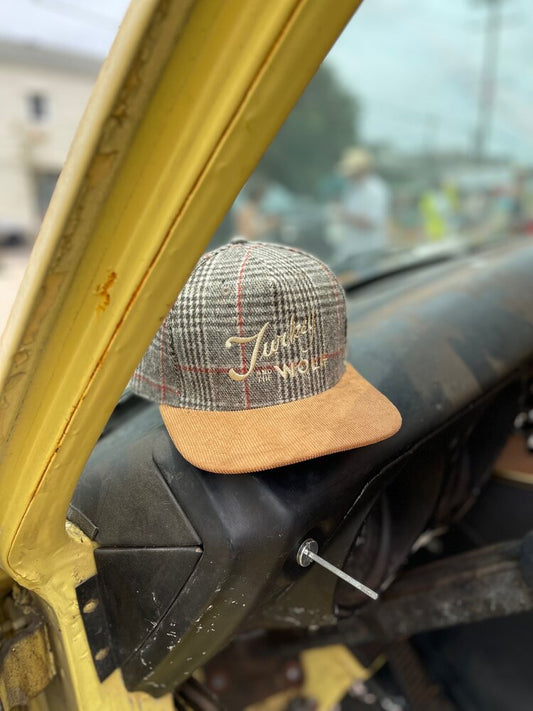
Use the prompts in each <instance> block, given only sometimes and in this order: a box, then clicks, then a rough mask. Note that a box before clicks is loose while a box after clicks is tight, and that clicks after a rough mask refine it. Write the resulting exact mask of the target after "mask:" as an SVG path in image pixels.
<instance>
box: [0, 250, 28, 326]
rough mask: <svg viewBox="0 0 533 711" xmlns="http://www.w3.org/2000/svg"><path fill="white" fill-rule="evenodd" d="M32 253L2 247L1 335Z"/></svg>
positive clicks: (0, 283)
mask: <svg viewBox="0 0 533 711" xmlns="http://www.w3.org/2000/svg"><path fill="white" fill-rule="evenodd" d="M29 256H30V252H29V250H28V249H26V248H21V247H0V333H2V332H3V330H4V328H5V325H6V323H7V319H8V316H9V312H10V311H11V306H12V305H13V302H14V300H15V296H16V293H17V290H18V288H19V285H20V282H21V281H22V276H23V274H24V270H25V269H26V264H27V263H28V259H29Z"/></svg>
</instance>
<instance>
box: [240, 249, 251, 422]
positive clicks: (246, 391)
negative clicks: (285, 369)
mask: <svg viewBox="0 0 533 711" xmlns="http://www.w3.org/2000/svg"><path fill="white" fill-rule="evenodd" d="M249 256H250V250H249V249H247V250H246V254H245V255H244V259H243V260H242V264H241V270H240V272H239V278H238V280H237V318H238V324H239V336H240V337H241V338H243V336H244V324H243V321H242V304H241V287H242V275H243V272H244V267H245V266H246V262H247V261H248V257H249ZM241 362H242V367H243V373H246V371H247V370H248V366H247V364H246V351H245V349H244V343H241ZM244 398H245V401H246V409H247V410H249V409H250V391H249V389H248V380H245V381H244Z"/></svg>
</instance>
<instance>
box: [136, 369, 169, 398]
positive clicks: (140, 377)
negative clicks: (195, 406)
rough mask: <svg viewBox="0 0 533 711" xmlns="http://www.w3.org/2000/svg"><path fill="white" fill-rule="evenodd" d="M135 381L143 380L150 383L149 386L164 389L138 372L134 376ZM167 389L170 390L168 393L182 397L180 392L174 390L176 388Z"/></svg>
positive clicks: (167, 387)
mask: <svg viewBox="0 0 533 711" xmlns="http://www.w3.org/2000/svg"><path fill="white" fill-rule="evenodd" d="M133 379H135V380H142V381H144V382H145V383H148V385H152V387H154V388H157V389H158V390H161V389H162V387H161V385H160V384H159V383H156V382H155V381H154V380H150V378H147V377H146V375H141V373H139V372H136V373H134V374H133ZM166 389H167V390H168V392H171V393H172V394H173V395H178V396H180V395H181V393H180V392H179V390H174V388H170V387H169V386H168V385H167V386H166Z"/></svg>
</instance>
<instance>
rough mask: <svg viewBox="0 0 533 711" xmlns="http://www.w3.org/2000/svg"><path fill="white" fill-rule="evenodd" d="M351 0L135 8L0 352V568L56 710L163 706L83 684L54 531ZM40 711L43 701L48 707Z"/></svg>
mask: <svg viewBox="0 0 533 711" xmlns="http://www.w3.org/2000/svg"><path fill="white" fill-rule="evenodd" d="M359 2H360V0H335V2H328V1H327V0H268V1H265V0H224V1H223V2H222V1H221V0H134V1H133V2H132V5H131V7H130V9H129V11H128V14H127V16H126V18H125V20H124V22H123V25H122V27H121V30H120V32H119V35H118V37H117V39H116V42H115V44H114V46H113V48H112V51H111V53H110V55H109V57H108V59H107V60H106V63H105V65H104V67H103V69H102V72H101V75H100V77H99V79H98V82H97V85H96V87H95V90H94V93H93V96H92V98H91V100H90V103H89V106H88V108H87V111H86V114H85V117H84V119H83V121H82V124H81V125H80V129H79V131H78V134H77V137H76V140H75V141H74V144H73V147H72V149H71V152H70V154H69V157H68V160H67V162H66V165H65V168H64V170H63V172H62V174H61V177H60V180H59V182H58V185H57V189H56V191H55V194H54V196H53V199H52V202H51V205H50V208H49V211H48V213H47V215H46V218H45V221H44V223H43V227H42V230H41V234H40V236H39V238H38V240H37V243H36V245H35V249H34V252H33V254H32V257H31V260H30V264H29V267H28V270H27V273H26V276H25V279H24V282H23V285H22V287H21V290H20V293H19V295H18V298H17V301H16V304H15V307H14V311H13V313H12V316H11V318H10V321H9V323H8V327H7V329H6V332H5V334H4V338H3V340H2V343H1V350H0V442H1V444H0V501H1V502H2V503H1V509H0V567H1V568H2V569H3V570H4V571H5V573H6V574H7V575H9V576H10V577H11V578H12V579H13V580H15V581H16V582H17V583H19V584H20V585H22V586H24V587H26V588H28V589H29V590H31V591H33V592H34V593H35V594H36V595H37V596H38V597H39V599H40V600H41V601H42V603H43V607H44V609H45V610H46V611H47V615H48V619H49V624H50V626H51V628H52V630H55V633H56V639H57V649H56V653H57V655H58V657H59V658H60V660H61V665H60V666H61V669H62V674H63V677H62V682H63V685H64V686H65V688H66V689H67V692H68V694H69V697H68V698H69V700H68V701H67V705H66V708H69V709H74V708H77V709H83V710H87V711H89V710H90V711H98V709H117V710H118V709H146V710H147V709H171V708H172V703H171V700H170V697H165V698H164V699H161V700H153V699H151V698H150V697H148V696H146V695H145V694H130V693H127V692H126V691H125V689H124V687H123V685H122V681H121V677H120V674H119V673H118V672H115V673H114V674H113V675H112V676H111V677H109V679H107V680H106V681H105V682H104V683H103V684H100V683H99V682H98V679H97V677H96V673H95V671H94V667H93V664H92V659H91V655H90V652H89V649H88V645H87V641H86V637H85V633H84V629H83V625H82V622H81V617H80V615H79V611H78V608H77V604H76V597H75V592H74V590H75V586H76V585H77V584H79V583H80V582H81V581H83V580H84V579H86V578H87V577H89V576H90V575H91V574H93V573H94V561H93V555H92V546H91V544H90V543H89V542H88V541H87V540H86V539H85V538H84V537H83V536H81V535H76V533H75V532H74V533H71V534H69V532H68V531H67V530H66V527H65V516H66V510H67V507H68V503H69V501H70V498H71V496H72V493H73V491H74V487H75V485H76V482H77V480H78V478H79V475H80V473H81V470H82V468H83V466H84V464H85V462H86V460H87V458H88V456H89V454H90V452H91V450H92V448H93V446H94V444H95V442H96V440H97V438H98V436H99V434H100V432H101V430H102V429H103V426H104V424H105V422H106V420H107V418H108V417H109V415H110V413H111V411H112V409H113V407H114V405H115V403H116V402H117V400H118V398H119V396H120V394H121V392H122V390H123V388H124V386H125V385H126V383H127V380H128V378H129V375H130V374H131V372H132V371H133V369H134V367H135V365H136V363H137V362H138V360H139V359H140V357H141V355H142V353H143V352H144V349H145V348H146V346H147V345H148V343H149V341H150V340H151V338H152V336H153V334H154V333H155V331H156V330H157V328H158V326H159V324H160V322H161V320H162V319H163V318H164V316H165V314H166V312H167V310H168V309H169V307H170V305H171V304H172V302H173V301H174V299H175V297H176V295H177V293H178V292H179V290H180V288H181V286H182V285H183V283H184V281H185V280H186V278H187V276H188V275H189V273H190V271H191V269H192V267H193V265H194V264H195V262H196V260H197V259H198V257H199V256H200V254H201V253H202V251H203V250H204V249H205V246H206V245H207V243H208V241H209V238H210V236H211V235H212V233H213V232H214V230H215V229H216V226H217V224H218V223H219V222H220V221H221V219H222V218H223V216H224V214H225V213H226V211H227V210H228V209H229V207H230V205H231V203H232V201H233V199H234V198H235V195H236V194H237V192H238V191H239V189H240V188H241V186H242V185H243V183H244V181H245V180H246V178H247V177H248V175H249V174H250V172H251V171H252V169H253V167H254V166H255V164H256V163H257V161H258V159H259V158H260V156H261V154H262V153H263V151H264V149H265V147H266V146H267V145H268V143H269V142H270V140H271V139H272V138H273V136H274V135H275V133H276V131H277V130H278V128H279V127H280V125H281V123H282V122H283V120H284V119H285V117H286V116H287V114H288V113H289V111H290V109H291V107H292V106H293V105H294V103H295V101H296V100H297V98H298V96H299V95H300V94H301V92H302V90H303V89H304V87H305V86H306V84H307V82H308V81H309V79H310V78H311V76H312V75H313V73H314V72H315V71H316V69H317V67H318V65H319V64H320V62H321V61H322V59H323V58H324V56H325V55H326V53H327V51H328V50H329V48H330V47H331V45H332V44H333V42H334V41H335V39H336V38H337V37H338V35H339V34H340V32H341V30H342V29H343V27H344V25H345V24H346V22H347V21H348V20H349V18H350V17H351V15H352V14H353V12H354V11H355V9H356V8H357V6H358V5H359ZM54 711H55V710H54Z"/></svg>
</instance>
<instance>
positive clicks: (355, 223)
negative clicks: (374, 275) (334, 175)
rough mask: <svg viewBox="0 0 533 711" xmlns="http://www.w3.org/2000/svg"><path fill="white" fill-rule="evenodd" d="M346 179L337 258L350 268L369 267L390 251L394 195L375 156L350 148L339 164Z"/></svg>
mask: <svg viewBox="0 0 533 711" xmlns="http://www.w3.org/2000/svg"><path fill="white" fill-rule="evenodd" d="M339 170H340V173H341V174H342V175H343V177H344V178H345V180H346V188H345V190H344V193H343V196H342V198H341V202H340V205H339V208H338V211H337V216H336V217H337V221H338V226H339V227H340V230H339V232H338V237H339V238H340V239H339V238H337V240H336V241H337V258H338V259H339V261H340V262H344V263H345V266H346V267H348V268H355V269H357V268H359V267H366V266H368V265H369V264H371V263H372V262H373V261H375V260H376V259H378V258H379V256H380V255H382V254H383V252H384V251H385V250H386V249H387V243H388V235H387V227H388V217H389V210H390V192H389V188H388V187H387V185H386V183H385V181H384V180H383V179H382V178H380V177H379V176H378V175H376V174H375V173H374V171H373V160H372V156H371V155H370V153H368V151H365V150H364V149H362V148H349V149H348V150H347V151H346V152H345V154H344V156H343V158H342V160H341V162H340V165H339Z"/></svg>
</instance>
